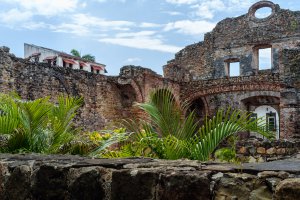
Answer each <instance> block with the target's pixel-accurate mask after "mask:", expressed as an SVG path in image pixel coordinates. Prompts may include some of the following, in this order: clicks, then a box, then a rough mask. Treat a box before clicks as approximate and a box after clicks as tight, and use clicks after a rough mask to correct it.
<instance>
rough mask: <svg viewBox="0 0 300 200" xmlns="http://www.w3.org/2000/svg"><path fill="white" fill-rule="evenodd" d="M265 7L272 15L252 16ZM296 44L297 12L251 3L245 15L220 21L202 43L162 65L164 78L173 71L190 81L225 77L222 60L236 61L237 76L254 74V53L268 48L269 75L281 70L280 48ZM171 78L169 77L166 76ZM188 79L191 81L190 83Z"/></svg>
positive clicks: (298, 36) (299, 37) (299, 24)
mask: <svg viewBox="0 0 300 200" xmlns="http://www.w3.org/2000/svg"><path fill="white" fill-rule="evenodd" d="M261 6H267V7H270V8H271V9H272V14H271V15H270V16H269V17H267V18H265V19H258V18H255V17H254V14H255V11H256V9H258V8H260V7H261ZM299 43H300V12H299V11H297V12H295V11H290V10H285V9H281V8H280V7H279V5H277V4H273V3H272V2H269V1H262V2H258V3H257V4H254V5H253V6H252V7H251V8H250V9H249V11H248V13H247V14H245V15H242V16H240V17H236V18H227V19H224V20H222V21H220V22H219V23H218V24H217V25H216V27H215V28H214V29H213V30H212V31H211V32H209V33H207V34H206V35H205V37H204V41H203V42H199V43H197V44H193V45H189V46H187V47H186V48H184V49H183V50H181V51H180V52H178V53H177V54H176V55H175V59H174V60H171V61H169V62H168V64H167V65H166V66H164V72H165V76H166V77H167V78H170V79H176V78H177V77H174V76H173V77H172V75H174V74H176V73H173V69H175V70H176V71H178V70H177V68H176V67H175V68H174V67H173V66H177V67H179V69H181V70H183V71H184V72H189V73H190V75H191V77H192V78H193V79H197V80H199V79H202V80H203V79H212V78H222V77H224V76H225V74H224V73H225V69H224V67H225V64H224V61H228V62H230V61H231V60H232V59H233V60H234V59H235V60H238V61H240V64H241V75H245V76H248V75H256V74H258V70H257V66H256V62H257V60H256V57H257V55H255V54H256V50H257V49H259V48H265V47H272V49H273V58H272V59H273V66H272V72H273V73H278V72H279V70H281V72H282V70H283V66H282V65H280V62H279V61H280V56H281V52H282V50H283V49H286V48H287V49H289V48H294V47H297V46H298V45H299ZM170 75H171V76H170ZM193 79H191V80H193Z"/></svg>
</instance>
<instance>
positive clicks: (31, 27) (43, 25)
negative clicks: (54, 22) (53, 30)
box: [22, 21, 51, 30]
mask: <svg viewBox="0 0 300 200" xmlns="http://www.w3.org/2000/svg"><path fill="white" fill-rule="evenodd" d="M50 26H51V25H49V24H46V23H44V22H33V21H30V22H25V23H24V24H23V25H22V28H25V29H29V30H36V29H41V28H47V27H50Z"/></svg>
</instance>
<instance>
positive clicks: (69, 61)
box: [24, 43, 107, 74]
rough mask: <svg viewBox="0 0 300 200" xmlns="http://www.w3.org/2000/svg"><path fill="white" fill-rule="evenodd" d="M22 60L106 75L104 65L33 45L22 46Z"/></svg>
mask: <svg viewBox="0 0 300 200" xmlns="http://www.w3.org/2000/svg"><path fill="white" fill-rule="evenodd" d="M24 58H29V59H30V60H31V61H33V62H48V63H50V64H51V65H52V66H60V67H70V68H72V69H81V70H85V71H88V72H93V73H95V74H104V73H107V71H106V69H105V65H104V64H101V63H96V62H90V61H87V60H84V59H82V58H80V57H76V56H73V55H70V54H67V53H64V52H60V51H56V50H53V49H48V48H45V47H40V46H36V45H33V44H26V43H25V44H24Z"/></svg>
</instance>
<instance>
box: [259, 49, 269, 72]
mask: <svg viewBox="0 0 300 200" xmlns="http://www.w3.org/2000/svg"><path fill="white" fill-rule="evenodd" d="M271 55H272V48H265V49H259V50H258V57H259V59H258V69H259V70H265V69H271V67H272V56H271Z"/></svg>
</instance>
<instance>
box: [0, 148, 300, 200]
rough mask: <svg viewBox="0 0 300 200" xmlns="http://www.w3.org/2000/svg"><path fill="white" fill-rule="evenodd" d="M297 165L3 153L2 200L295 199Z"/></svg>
mask: <svg viewBox="0 0 300 200" xmlns="http://www.w3.org/2000/svg"><path fill="white" fill-rule="evenodd" d="M299 164H300V160H299V159H295V160H293V161H285V162H280V161H277V163H276V162H274V163H270V164H269V165H268V164H267V163H266V164H261V165H254V164H251V165H250V164H245V165H229V164H216V163H211V164H209V163H200V162H197V161H187V160H179V161H163V160H151V159H113V160H108V159H88V158H82V157H77V156H40V155H10V154H1V155H0V199H3V200H18V199H20V200H21V199H22V200H23V199H43V200H48V199H55V200H60V199H64V200H67V199H72V200H76V199H78V200H79V199H86V200H93V199H98V200H99V199H106V200H109V199H112V200H121V199H126V200H130V199H132V200H145V199H149V200H150V199H152V200H159V199H162V200H168V199H170V200H191V199H199V200H200V199H201V200H205V199H216V200H221V199H222V200H223V199H226V200H227V199H228V200H229V199H239V200H240V199H241V200H246V199H253V200H256V199H272V198H273V199H280V200H281V199H289V200H294V199H297V198H298V197H299V195H300V170H299V168H298V167H297V166H299ZM283 170H286V171H283Z"/></svg>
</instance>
